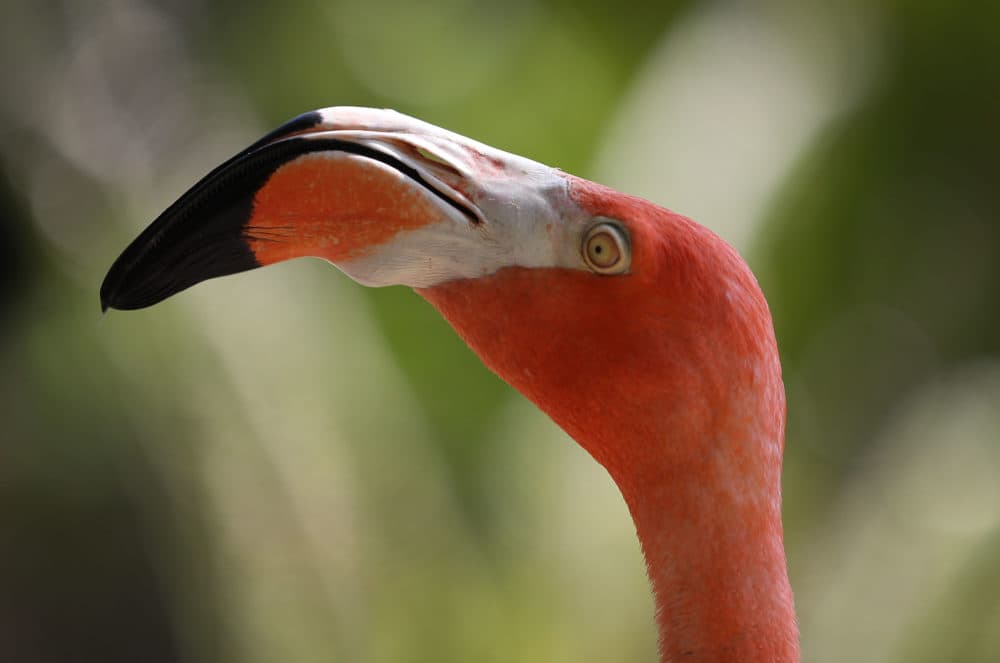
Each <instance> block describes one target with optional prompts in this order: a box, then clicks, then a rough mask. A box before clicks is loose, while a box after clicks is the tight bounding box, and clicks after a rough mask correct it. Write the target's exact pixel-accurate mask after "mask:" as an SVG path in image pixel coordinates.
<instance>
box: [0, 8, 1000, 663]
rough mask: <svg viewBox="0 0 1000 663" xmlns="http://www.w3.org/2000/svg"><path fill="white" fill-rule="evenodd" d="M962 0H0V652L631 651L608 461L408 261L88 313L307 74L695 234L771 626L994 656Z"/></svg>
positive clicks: (993, 253) (12, 655) (826, 650)
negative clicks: (743, 412) (725, 370)
mask: <svg viewBox="0 0 1000 663" xmlns="http://www.w3.org/2000/svg"><path fill="white" fill-rule="evenodd" d="M975 4H977V6H976V8H975V9H973V8H972V7H971V6H967V3H947V2H938V1H934V0H928V1H926V2H918V1H911V2H905V1H903V0H881V1H876V2H862V1H860V0H858V1H854V2H850V1H849V2H841V3H828V2H822V1H820V0H771V1H769V2H757V3H753V2H741V3H735V2H734V3H726V2H704V3H701V2H670V1H667V2H659V3H646V4H644V5H636V6H635V7H629V6H627V4H625V3H608V2H606V1H601V2H596V1H588V2H569V1H567V0H514V1H511V2H507V3H486V2H472V1H469V0H436V1H435V2H423V3H421V2H412V1H411V0H366V1H364V2H361V1H355V2H338V1H330V2H318V1H307V0H287V1H285V2H274V3H252V2H249V3H248V2H235V1H232V0H230V1H225V2H216V3H208V2H205V1H204V0H169V1H168V0H117V1H104V2H98V1H96V0H94V1H90V2H76V1H75V0H72V1H71V0H62V1H60V0H48V1H45V2H28V1H27V0H13V4H11V3H10V2H7V3H6V4H5V5H4V10H3V20H2V22H0V58H2V64H3V66H2V68H0V85H2V89H3V90H4V93H3V95H2V97H0V369H2V370H0V418H2V431H3V432H2V433H0V435H2V443H0V526H2V532H0V661H3V662H4V663H6V662H8V661H10V662H24V663H36V662H38V663H43V662H44V663H47V662H56V661H59V662H62V661H88V662H89V661H102V662H113V661H152V662H154V663H155V662H158V661H164V662H166V661H193V662H199V663H202V662H204V663H208V662H213V663H214V662H228V661H240V662H249V663H257V662H260V663H264V662H271V661H294V662H296V663H298V662H311V661H317V662H320V661H324V662H325V661H352V662H353V661H364V662H369V661H370V662H373V663H374V662H382V661H387V662H388V661H427V662H447V661H497V662H499V661H538V662H542V661H545V662H549V661H574V662H581V661H594V662H598V661H626V662H632V661H636V662H638V661H652V660H654V658H655V636H654V629H653V623H652V601H651V599H650V596H649V593H648V590H647V588H646V581H645V577H644V574H643V566H642V561H641V556H640V554H639V551H638V545H637V543H636V541H635V539H634V533H633V530H632V525H631V522H630V521H629V519H628V515H627V512H626V509H625V507H624V505H623V503H622V500H621V498H620V497H619V496H618V494H617V492H616V491H615V489H614V487H613V485H612V484H611V482H610V480H609V479H608V478H607V476H606V475H605V473H604V471H603V470H602V469H601V468H600V467H598V466H597V465H596V464H594V463H593V462H592V461H591V460H590V459H589V457H587V456H586V454H585V453H583V452H582V451H580V450H579V449H578V448H577V447H576V446H575V445H574V444H573V443H572V442H571V441H570V440H568V439H567V438H566V436H565V435H563V434H562V433H561V432H560V431H559V430H558V429H556V428H555V426H554V425H552V424H551V423H550V422H549V421H548V420H547V419H546V418H545V417H544V416H542V415H540V414H539V413H538V412H536V411H535V410H534V409H533V408H532V407H531V406H530V405H529V404H527V403H526V402H525V401H524V400H523V399H522V398H521V397H520V396H519V395H518V394H516V393H514V392H513V391H512V390H511V389H509V388H508V387H506V386H505V385H504V384H503V383H502V382H500V381H499V380H498V379H497V378H495V377H494V376H492V375H491V374H489V373H488V372H487V371H486V370H485V369H483V368H482V367H481V366H480V364H479V362H478V360H477V359H476V358H475V357H474V356H473V355H472V354H471V353H470V352H469V351H468V350H467V349H466V348H465V347H464V346H463V345H462V344H461V343H460V342H459V341H458V340H457V338H456V337H455V335H454V334H453V333H452V332H451V330H450V329H449V328H448V327H447V326H446V325H445V324H444V323H443V322H442V321H441V320H440V319H439V318H438V316H437V315H436V313H435V312H434V311H433V310H431V308H430V307H429V306H427V305H426V304H425V303H424V302H422V301H421V300H420V299H419V298H417V297H416V296H415V295H414V294H413V293H411V292H409V291H408V290H406V289H402V288H390V289H385V290H379V291H372V290H364V289H361V288H359V287H357V286H355V285H354V284H352V283H350V282H349V281H348V280H347V279H346V278H345V277H343V276H342V275H340V274H339V273H338V272H336V271H335V270H333V269H330V268H329V267H328V266H327V265H325V264H323V263H321V262H319V261H295V262H292V263H286V264H282V265H279V266H276V267H272V268H268V269H266V270H258V271H256V272H253V273H249V274H246V275H242V276H239V277H234V278H227V279H222V280H217V281H213V282H209V283H206V284H203V285H200V286H198V287H197V288H195V289H193V290H191V291H189V292H185V293H184V294H183V295H181V296H178V297H175V298H173V299H171V300H169V301H168V302H166V303H164V304H162V305H159V306H157V307H155V308H152V309H149V310H144V311H140V312H130V313H117V312H114V313H112V314H109V315H107V316H103V317H102V316H101V315H100V314H99V311H98V308H99V307H98V294H97V291H98V286H99V284H100V282H101V279H102V278H103V276H104V273H105V271H106V269H107V268H108V267H109V266H110V264H111V262H112V260H113V259H114V258H115V257H116V256H117V255H118V253H119V252H120V250H121V249H122V248H124V246H125V245H126V243H127V242H128V241H130V240H131V238H132V237H133V236H134V235H135V234H136V233H137V232H138V231H139V230H140V229H141V228H142V227H144V226H145V225H146V224H147V223H148V222H149V221H150V220H152V218H153V217H155V216H156V215H157V214H158V213H159V212H160V211H161V210H162V209H163V208H164V207H165V206H166V205H168V204H169V203H170V202H171V201H172V200H173V199H175V198H176V197H177V196H178V195H179V194H180V193H182V192H183V191H184V190H185V189H186V187H187V186H188V185H190V184H191V183H193V182H194V180H195V179H197V178H198V177H200V176H201V175H202V174H204V173H205V172H206V171H207V170H208V169H210V168H211V167H213V166H214V165H216V164H217V163H219V162H221V161H222V160H223V159H225V158H226V157H228V156H230V155H231V154H233V153H234V152H236V151H237V150H239V149H241V148H242V147H244V146H246V145H247V144H249V143H250V142H251V141H252V140H254V139H255V138H256V137H258V136H259V135H261V134H262V133H264V132H265V131H266V130H268V129H270V128H272V127H274V126H276V125H277V124H278V123H280V122H282V121H284V120H285V119H288V118H289V117H292V116H294V115H296V114H298V113H300V112H302V111H306V110H310V109H313V108H318V107H323V106H329V105H338V104H350V105H370V106H389V107H393V108H396V109H397V110H400V111H403V112H406V113H409V114H412V115H416V116H419V117H421V118H423V119H426V120H428V121H431V122H434V123H436V124H439V125H442V126H445V127H447V128H450V129H452V130H455V131H458V132H460V133H463V134H466V135H468V136H471V137H474V138H477V139H479V140H482V141H484V142H487V143H490V144H493V145H495V146H497V147H500V148H503V149H506V150H509V151H512V152H516V153H519V154H523V155H525V156H528V157H531V158H534V159H537V160H539V161H543V162H545V163H549V164H551V165H554V166H558V167H560V168H563V169H564V170H567V171H571V172H574V173H577V174H580V175H583V176H586V177H590V178H591V179H595V180H599V181H602V182H605V183H607V184H610V185H612V186H615V187H617V188H619V189H621V190H623V191H627V192H630V193H636V194H639V195H643V196H645V197H648V198H650V199H652V200H654V201H656V202H659V203H661V204H663V205H666V206H668V207H671V208H673V209H676V210H677V211H680V212H682V213H685V214H687V215H690V216H692V217H694V218H696V219H698V220H700V221H701V222H702V223H705V224H706V225H708V226H709V227H712V228H713V229H715V230H716V231H717V232H718V233H720V234H721V235H722V236H723V237H725V238H726V239H728V240H730V241H731V242H733V243H734V244H735V245H736V246H737V247H738V248H739V249H740V250H741V252H743V253H744V255H746V256H747V258H748V260H749V261H750V262H751V264H752V266H753V267H754V269H755V270H756V271H757V273H758V275H759V277H760V280H761V283H762V285H763V287H764V290H765V292H766V293H767V295H768V297H769V299H770V302H771V304H772V308H773V312H774V316H775V324H776V327H777V331H778V337H779V343H780V345H781V347H782V355H783V361H784V367H785V375H786V383H787V387H788V397H789V411H790V412H789V430H788V440H787V453H786V471H785V481H784V486H785V493H784V496H785V519H786V532H787V547H788V552H789V563H790V569H791V576H792V581H793V585H794V587H795V590H796V600H797V606H798V610H799V615H800V621H801V627H802V642H803V649H804V653H805V658H806V660H807V661H814V662H825V661H831V662H834V661H907V662H923V661H926V662H928V663H930V662H938V661H962V662H973V661H997V660H1000V356H998V355H1000V332H998V323H1000V306H998V303H1000V218H998V215H1000V182H998V174H1000V159H998V155H1000V38H998V36H997V35H998V33H997V26H998V25H1000V3H996V2H993V3H975ZM830 5H836V6H835V7H831V6H830Z"/></svg>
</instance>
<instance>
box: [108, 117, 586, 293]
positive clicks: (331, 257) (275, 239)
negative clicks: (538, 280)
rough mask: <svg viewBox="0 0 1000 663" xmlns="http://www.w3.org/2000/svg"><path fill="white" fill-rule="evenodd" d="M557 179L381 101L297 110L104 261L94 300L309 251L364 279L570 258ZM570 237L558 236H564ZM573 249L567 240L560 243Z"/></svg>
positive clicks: (464, 273)
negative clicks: (370, 105) (377, 106)
mask: <svg viewBox="0 0 1000 663" xmlns="http://www.w3.org/2000/svg"><path fill="white" fill-rule="evenodd" d="M567 191H568V186H567V180H566V179H565V176H563V175H562V174H561V173H559V172H558V171H555V170H553V169H551V168H548V167H547V166H543V165H541V164H538V163H535V162H533V161H530V160H528V159H523V158H521V157H518V156H515V155H512V154H508V153H506V152H502V151H500V150H496V149H494V148H491V147H489V146H486V145H483V144H480V143H477V142H475V141H472V140H470V139H468V138H465V137H463V136H460V135H458V134H454V133H451V132H448V131H445V130H443V129H440V128H438V127H435V126H433V125H430V124H427V123H424V122H421V121H419V120H415V119H413V118H410V117H407V116H405V115H401V114H399V113H395V112H393V111H387V110H373V109H366V108H351V107H338V108H329V109H324V110H320V111H314V112H311V113H307V114H305V115H301V116H299V117H297V118H295V119H294V120H292V121H290V122H288V123H286V124H284V125H283V126H281V127H279V128H278V129H276V130H275V131H273V132H271V133H270V134H268V135H267V136H265V137H263V138H262V139H261V140H259V141H257V142H256V143H254V144H253V145H251V146H250V147H248V148H247V149H245V150H243V151H242V152H240V153H239V154H237V155H236V156H234V157H233V158H231V159H229V160H228V161H226V162H225V163H223V164H222V165H220V166H219V167H217V168H215V169H214V170H212V171H211V172H210V173H209V174H208V175H206V176H205V177H204V178H202V179H201V181H199V182H198V183H197V184H195V185H194V186H193V187H192V188H191V189H190V190H189V191H188V192H187V193H185V194H184V195H183V196H181V197H180V199H178V200H177V201H176V202H175V203H174V204H172V205H171V206H170V207H168V208H167V209H166V211H164V212H163V213H162V214H161V215H160V216H159V217H158V218H157V219H156V220H155V221H154V222H153V223H152V224H151V225H150V226H149V227H148V228H146V229H145V230H144V231H143V232H142V233H141V234H140V235H139V236H138V237H137V238H136V239H135V240H134V241H133V242H132V243H131V244H130V245H129V246H128V247H127V248H126V249H125V251H124V252H123V253H122V254H121V256H120V257H119V258H118V259H117V260H116V261H115V262H114V264H113V265H112V266H111V269H110V271H109V272H108V274H107V276H106V278H105V279H104V283H103V284H102V285H101V307H102V309H104V310H107V309H108V308H117V309H137V308H143V307H146V306H151V305H152V304H156V303H157V302H160V301H162V300H164V299H166V298H167V297H170V296H171V295H173V294H175V293H177V292H180V291H181V290H184V289H185V288H188V287H190V286H192V285H195V284H197V283H199V282H201V281H204V280H206V279H210V278H215V277H219V276H225V275H228V274H234V273H237V272H242V271H246V270H250V269H255V268H257V267H261V266H264V265H268V264H272V263H276V262H280V261H283V260H288V259H291V258H296V257H300V256H315V257H320V258H323V259H326V260H328V261H330V262H331V263H333V264H334V265H336V266H337V267H338V268H340V269H341V270H342V271H344V272H345V273H347V274H348V275H349V276H351V277H352V278H353V279H355V280H356V281H358V282H360V283H362V284H365V285H374V286H382V285H394V284H403V285H409V286H412V287H418V288H422V287H430V286H433V285H437V284H439V283H442V282H445V281H449V280H454V279H461V278H475V277H478V276H483V275H486V274H490V273H493V272H495V271H497V270H499V269H501V268H503V267H506V266H511V265H521V266H567V267H576V266H578V265H577V263H578V261H579V258H578V255H577V253H576V251H575V250H570V251H565V250H563V249H562V248H561V247H562V246H563V245H564V244H566V243H567V242H566V241H565V240H566V237H564V235H565V234H566V232H569V231H568V230H566V229H567V228H568V227H569V225H572V224H569V223H568V222H569V221H572V219H573V218H575V217H577V216H580V215H581V214H583V213H582V212H581V210H580V208H579V207H578V206H577V205H576V204H575V203H573V202H572V201H571V200H570V199H569V195H568V193H567ZM570 243H572V242H570ZM574 246H575V244H574Z"/></svg>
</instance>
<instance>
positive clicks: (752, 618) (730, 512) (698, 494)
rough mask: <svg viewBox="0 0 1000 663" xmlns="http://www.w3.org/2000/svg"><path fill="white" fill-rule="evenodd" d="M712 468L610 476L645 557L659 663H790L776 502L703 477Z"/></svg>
mask: <svg viewBox="0 0 1000 663" xmlns="http://www.w3.org/2000/svg"><path fill="white" fill-rule="evenodd" d="M674 442H675V443H676V441H674ZM707 464H708V463H706V465H707ZM718 471H719V470H718V468H716V469H709V468H707V467H703V468H702V471H700V472H697V473H690V474H688V475H686V476H681V473H676V472H672V473H671V474H670V475H669V476H668V477H663V476H662V475H661V481H659V482H657V483H655V484H651V483H648V482H647V481H646V480H644V479H643V478H642V477H615V478H616V481H617V483H618V485H619V487H620V488H621V490H622V494H623V495H624V497H625V500H626V503H627V504H628V507H629V510H630V511H631V514H632V517H633V520H634V521H635V525H636V532H637V534H638V537H639V541H640V543H641V545H642V550H643V554H644V556H645V559H646V566H647V573H648V575H649V579H650V583H651V584H652V588H653V594H654V598H655V602H656V623H657V628H658V631H659V642H660V654H661V660H662V661H663V662H664V663H667V662H680V661H699V662H705V661H743V662H745V663H756V662H761V663H763V662H764V661H767V662H768V663H793V662H797V661H799V645H798V629H797V625H796V620H795V612H794V606H793V600H792V590H791V585H790V583H789V580H788V573H787V570H786V562H785V551H784V545H783V541H782V528H781V517H780V502H779V501H777V500H776V501H775V503H774V504H771V505H767V504H762V503H761V502H759V501H757V500H754V499H748V496H746V495H740V494H738V493H737V492H734V491H733V490H731V489H730V488H728V487H724V486H723V485H720V484H713V483H712V482H711V481H706V480H705V479H706V477H712V476H713V475H717V472H718ZM692 477H697V478H692ZM663 478H666V479H667V480H668V481H669V483H665V482H664V481H662V479H663Z"/></svg>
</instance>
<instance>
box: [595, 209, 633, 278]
mask: <svg viewBox="0 0 1000 663" xmlns="http://www.w3.org/2000/svg"><path fill="white" fill-rule="evenodd" d="M631 257H632V256H631V252H630V249H629V242H628V234H627V233H626V232H625V229H624V228H622V227H621V226H620V225H618V224H617V223H611V222H607V221H604V222H601V223H598V224H597V225H595V226H594V227H593V228H591V229H590V230H589V231H587V234H586V235H585V236H584V238H583V261H584V262H585V263H587V267H590V269H592V270H594V271H595V272H597V273H598V274H622V273H624V272H626V271H628V266H629V262H630V260H631Z"/></svg>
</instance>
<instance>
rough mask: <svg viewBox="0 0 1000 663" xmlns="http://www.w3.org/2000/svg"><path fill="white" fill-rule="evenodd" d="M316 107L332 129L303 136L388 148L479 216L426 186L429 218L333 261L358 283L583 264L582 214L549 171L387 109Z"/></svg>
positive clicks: (435, 280) (424, 282)
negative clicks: (434, 212) (435, 216)
mask: <svg viewBox="0 0 1000 663" xmlns="http://www.w3.org/2000/svg"><path fill="white" fill-rule="evenodd" d="M322 114H323V117H324V121H323V125H324V126H323V127H322V128H323V129H325V128H327V127H329V128H330V129H332V130H330V131H320V132H317V133H314V134H306V135H305V136H303V137H305V138H317V139H320V138H324V137H325V138H337V139H340V140H346V141H350V142H355V143H358V144H363V145H365V146H366V147H369V148H373V149H377V150H379V151H381V152H383V153H385V154H387V155H391V156H392V157H393V158H394V159H398V160H399V161H402V162H404V163H405V164H407V165H408V166H409V167H411V168H413V169H414V170H416V171H417V172H418V173H420V175H421V177H422V178H423V179H424V180H425V181H426V182H427V183H428V184H429V185H430V186H432V187H434V188H435V189H437V190H438V191H441V192H442V193H444V194H445V195H447V196H448V197H450V198H453V199H455V200H456V201H458V202H459V203H460V204H462V205H463V206H465V207H468V208H471V209H472V210H473V211H474V213H475V216H476V217H477V218H478V220H479V222H478V223H474V222H473V221H472V220H471V219H469V218H468V217H467V216H466V215H464V214H462V213H461V212H460V211H458V210H457V209H455V208H454V207H452V206H451V205H449V204H447V203H446V202H445V201H444V200H441V199H439V198H438V197H437V196H435V195H434V194H432V193H430V192H429V191H428V192H427V196H428V200H431V201H432V202H433V203H434V204H435V205H436V206H437V207H439V208H440V211H441V219H440V220H439V221H437V222H435V223H432V224H430V225H427V226H424V227H422V228H418V229H415V230H404V231H401V232H400V233H398V234H397V235H396V236H395V237H394V238H393V239H391V240H390V241H388V242H386V243H384V244H382V245H380V246H378V247H374V248H373V250H372V251H371V253H369V254H367V255H365V256H362V257H360V258H355V259H353V260H349V261H343V262H341V263H339V264H338V265H337V266H338V267H339V268H340V269H341V270H343V271H344V272H345V273H346V274H347V275H348V276H350V277H351V278H353V279H354V280H356V281H358V282H359V283H362V284H364V285H370V286H385V285H408V286H411V287H417V288H427V287H431V286H434V285H437V284H440V283H444V282H446V281H452V280H457V279H466V278H479V277H482V276H486V275H489V274H493V273H494V272H497V271H498V270H500V269H503V268H504V267H512V266H521V267H535V268H538V267H565V268H569V269H582V270H586V269H587V267H586V264H585V263H584V262H583V258H582V256H581V253H580V247H581V242H582V237H583V234H584V233H585V232H586V229H587V228H588V227H589V224H588V223H587V219H588V218H589V216H588V215H587V214H586V213H585V212H584V211H583V210H582V209H580V207H579V206H578V205H577V204H576V203H575V202H573V201H572V200H571V199H570V196H569V191H568V182H567V181H566V179H564V178H563V177H562V176H561V175H560V174H559V173H558V172H557V171H555V170H554V169H552V168H549V167H547V166H544V165H542V164H540V163H537V162H534V161H531V160H529V159H525V158H523V157H519V156H516V155H513V154H509V153H507V152H503V151H501V150H497V149H495V148H492V147H489V146H487V145H483V144H482V143H478V142H476V141H473V140H470V139H468V138H465V137H463V136H460V135H458V134H454V133H452V132H449V131H446V130H444V129H441V128H439V127H435V126H434V125H430V124H427V123H425V122H421V121H419V120H416V119H414V118H410V117H407V116H405V115H401V114H399V113H395V112H392V111H372V110H371V109H356V108H334V109H325V110H324V111H322ZM427 154H430V155H433V156H432V157H428V156H427ZM352 158H363V157H352ZM378 165H379V166H381V167H384V168H386V169H388V170H391V171H392V172H394V173H395V174H396V176H398V177H401V178H403V179H405V180H408V181H409V182H410V183H411V184H412V186H414V187H418V188H424V185H422V184H420V183H418V182H416V181H414V180H412V179H410V178H409V177H408V176H406V175H404V174H402V173H400V172H399V171H396V170H395V169H394V168H391V167H390V166H384V165H383V164H378Z"/></svg>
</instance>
